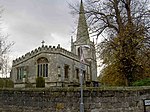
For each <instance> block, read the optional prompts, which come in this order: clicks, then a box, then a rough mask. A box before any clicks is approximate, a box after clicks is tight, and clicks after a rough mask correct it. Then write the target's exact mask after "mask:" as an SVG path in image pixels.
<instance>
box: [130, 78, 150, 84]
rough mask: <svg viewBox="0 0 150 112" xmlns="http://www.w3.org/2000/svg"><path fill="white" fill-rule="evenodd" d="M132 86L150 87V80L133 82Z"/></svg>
mask: <svg viewBox="0 0 150 112" xmlns="http://www.w3.org/2000/svg"><path fill="white" fill-rule="evenodd" d="M132 86H150V78H146V79H142V80H139V81H136V82H133V84H132Z"/></svg>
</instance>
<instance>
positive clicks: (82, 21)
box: [76, 0, 90, 44]
mask: <svg viewBox="0 0 150 112" xmlns="http://www.w3.org/2000/svg"><path fill="white" fill-rule="evenodd" d="M84 13H85V12H84V7H83V2H82V0H81V4H80V12H79V20H78V29H77V39H76V41H77V42H78V43H81V44H87V41H89V40H90V38H89V33H88V26H87V23H86V18H85V14H84Z"/></svg>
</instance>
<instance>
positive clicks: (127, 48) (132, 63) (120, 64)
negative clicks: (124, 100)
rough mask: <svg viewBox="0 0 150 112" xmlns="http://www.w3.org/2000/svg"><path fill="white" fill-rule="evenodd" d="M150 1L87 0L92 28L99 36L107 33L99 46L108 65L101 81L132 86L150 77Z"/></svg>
mask: <svg viewBox="0 0 150 112" xmlns="http://www.w3.org/2000/svg"><path fill="white" fill-rule="evenodd" d="M148 4H149V1H147V0H144V1H141V0H136V1H135V0H88V2H87V4H86V14H87V17H88V20H89V25H90V28H91V31H93V34H96V36H97V38H98V37H100V36H101V35H104V34H105V38H104V40H103V41H102V42H101V43H100V44H99V45H98V56H99V58H100V59H101V60H103V63H102V64H103V65H105V67H104V68H103V72H102V73H103V74H102V78H101V79H102V81H106V79H107V81H108V80H110V81H109V82H107V83H110V85H126V86H129V85H131V84H132V82H134V81H136V80H140V79H143V78H144V77H145V76H149V75H148V73H147V72H148V71H149V68H150V65H149V62H150V52H149V51H150V33H149V32H150V20H149V18H150V10H149V7H148ZM141 57H146V59H145V58H141ZM118 79H119V80H120V81H119V80H118ZM122 81H123V82H122ZM112 82H113V83H112ZM118 83H119V84H118Z"/></svg>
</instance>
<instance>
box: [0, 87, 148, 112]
mask: <svg viewBox="0 0 150 112" xmlns="http://www.w3.org/2000/svg"><path fill="white" fill-rule="evenodd" d="M145 99H150V87H140V88H137V87H135V88H121V87H118V88H84V110H85V112H144V111H145V112H150V106H146V107H145V110H144V103H143V101H144V100H145ZM79 108H80V88H45V89H1V90H0V112H79Z"/></svg>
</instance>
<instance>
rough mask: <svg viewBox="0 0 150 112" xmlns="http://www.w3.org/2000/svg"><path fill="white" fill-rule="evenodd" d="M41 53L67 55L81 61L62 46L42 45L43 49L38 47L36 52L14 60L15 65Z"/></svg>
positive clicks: (33, 51)
mask: <svg viewBox="0 0 150 112" xmlns="http://www.w3.org/2000/svg"><path fill="white" fill-rule="evenodd" d="M40 53H52V54H61V55H65V56H67V57H70V58H73V59H76V60H79V57H78V56H77V55H75V54H73V53H72V52H70V51H68V50H66V49H64V48H62V47H60V45H59V44H58V46H57V47H56V46H47V45H42V46H41V47H38V48H36V49H34V50H32V51H31V52H28V53H26V54H25V55H23V56H21V57H19V58H17V59H15V60H13V65H16V64H18V63H21V62H23V61H26V60H28V59H30V58H32V57H34V56H36V55H38V54H40Z"/></svg>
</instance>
